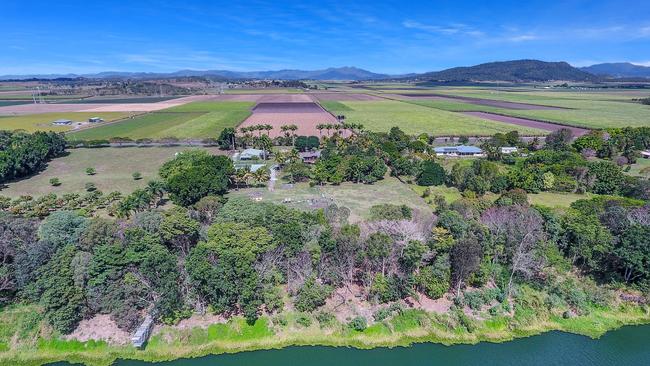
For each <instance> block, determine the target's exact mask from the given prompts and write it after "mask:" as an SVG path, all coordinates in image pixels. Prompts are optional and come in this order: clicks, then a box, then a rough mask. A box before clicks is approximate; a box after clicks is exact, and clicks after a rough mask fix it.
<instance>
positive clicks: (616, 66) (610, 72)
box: [580, 62, 650, 78]
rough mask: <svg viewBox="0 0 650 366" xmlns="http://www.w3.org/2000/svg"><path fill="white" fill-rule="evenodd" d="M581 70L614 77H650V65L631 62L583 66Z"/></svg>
mask: <svg viewBox="0 0 650 366" xmlns="http://www.w3.org/2000/svg"><path fill="white" fill-rule="evenodd" d="M580 70H582V71H586V72H589V73H592V74H594V75H600V76H611V77H614V78H639V77H640V78H650V67H648V66H641V65H635V64H632V63H629V62H614V63H604V64H597V65H591V66H587V67H581V68H580Z"/></svg>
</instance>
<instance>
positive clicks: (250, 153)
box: [239, 149, 265, 160]
mask: <svg viewBox="0 0 650 366" xmlns="http://www.w3.org/2000/svg"><path fill="white" fill-rule="evenodd" d="M264 154H265V151H264V150H259V149H246V150H244V151H242V152H241V154H239V160H253V159H263V158H264Z"/></svg>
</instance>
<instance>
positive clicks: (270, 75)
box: [0, 66, 391, 80]
mask: <svg viewBox="0 0 650 366" xmlns="http://www.w3.org/2000/svg"><path fill="white" fill-rule="evenodd" d="M192 76H194V77H211V78H217V79H224V80H225V79H275V80H379V79H386V78H389V77H391V76H390V75H386V74H377V73H374V72H370V71H367V70H363V69H360V68H357V67H349V66H345V67H336V68H334V67H331V68H327V69H323V70H310V71H306V70H275V71H230V70H205V71H199V70H180V71H175V72H169V73H152V72H121V71H106V72H100V73H96V74H48V75H3V76H0V80H24V79H60V78H69V79H73V78H80V77H81V78H88V79H110V78H120V79H124V78H129V79H154V78H173V77H192Z"/></svg>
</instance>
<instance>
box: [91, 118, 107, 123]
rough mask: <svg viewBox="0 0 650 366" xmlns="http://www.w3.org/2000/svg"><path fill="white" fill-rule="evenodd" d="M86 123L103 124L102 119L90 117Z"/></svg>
mask: <svg viewBox="0 0 650 366" xmlns="http://www.w3.org/2000/svg"><path fill="white" fill-rule="evenodd" d="M88 122H90V123H98V122H104V119H103V118H99V117H90V118H88Z"/></svg>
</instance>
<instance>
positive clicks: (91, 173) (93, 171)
mask: <svg viewBox="0 0 650 366" xmlns="http://www.w3.org/2000/svg"><path fill="white" fill-rule="evenodd" d="M86 174H88V175H95V174H97V171H96V170H95V168H92V167H89V168H86Z"/></svg>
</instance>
